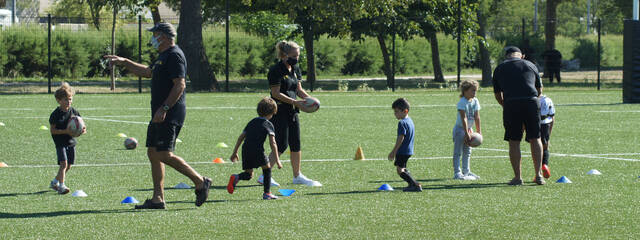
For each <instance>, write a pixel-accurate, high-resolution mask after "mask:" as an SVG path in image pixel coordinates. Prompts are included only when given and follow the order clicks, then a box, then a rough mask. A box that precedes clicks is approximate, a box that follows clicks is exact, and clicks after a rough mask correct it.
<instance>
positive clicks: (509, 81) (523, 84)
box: [493, 58, 542, 101]
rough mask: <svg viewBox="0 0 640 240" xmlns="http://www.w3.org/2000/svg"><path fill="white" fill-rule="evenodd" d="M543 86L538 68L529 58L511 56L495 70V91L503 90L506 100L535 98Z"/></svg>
mask: <svg viewBox="0 0 640 240" xmlns="http://www.w3.org/2000/svg"><path fill="white" fill-rule="evenodd" d="M541 87H542V82H540V74H539V73H538V68H537V67H536V66H535V65H533V63H531V62H529V61H527V60H523V59H520V58H509V59H507V60H505V61H504V62H502V63H500V65H498V67H496V69H495V70H494V71H493V92H495V93H498V92H503V95H504V101H510V100H519V99H530V98H535V97H536V96H538V91H537V90H536V88H541Z"/></svg>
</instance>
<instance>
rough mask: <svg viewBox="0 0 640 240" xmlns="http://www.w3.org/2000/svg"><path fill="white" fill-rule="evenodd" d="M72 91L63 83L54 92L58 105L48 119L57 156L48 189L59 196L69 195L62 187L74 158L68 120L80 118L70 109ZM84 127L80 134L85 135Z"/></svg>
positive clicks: (73, 141)
mask: <svg viewBox="0 0 640 240" xmlns="http://www.w3.org/2000/svg"><path fill="white" fill-rule="evenodd" d="M73 94H74V93H73V89H71V86H69V84H68V83H65V82H63V83H62V86H60V88H59V89H58V90H56V92H55V94H54V96H55V97H56V101H57V102H58V104H60V106H59V107H57V108H56V109H55V110H54V111H53V112H52V113H51V116H50V117H49V124H50V125H51V127H50V131H51V137H52V138H53V142H54V143H55V144H56V154H57V155H58V165H60V168H59V169H58V174H57V175H56V177H55V178H54V179H53V180H52V181H51V184H50V187H51V189H53V190H56V191H58V193H59V194H67V193H69V188H68V187H67V186H65V185H64V178H65V174H66V173H67V172H68V171H69V169H71V165H72V164H73V163H74V162H75V158H76V149H75V146H76V139H75V138H73V137H72V133H71V130H70V129H68V127H67V125H68V124H69V119H71V117H72V116H80V113H78V111H76V110H75V109H73V108H72V107H71V103H72V102H73ZM86 132H87V130H86V127H83V128H82V133H86Z"/></svg>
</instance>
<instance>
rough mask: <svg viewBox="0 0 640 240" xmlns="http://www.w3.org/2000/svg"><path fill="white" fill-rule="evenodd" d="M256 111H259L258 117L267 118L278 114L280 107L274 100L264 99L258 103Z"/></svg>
mask: <svg viewBox="0 0 640 240" xmlns="http://www.w3.org/2000/svg"><path fill="white" fill-rule="evenodd" d="M256 110H257V111H258V116H260V117H265V116H267V115H269V114H276V112H278V105H277V104H276V101H274V100H273V99H272V98H270V97H264V98H262V100H260V102H259V103H258V108H257V109H256Z"/></svg>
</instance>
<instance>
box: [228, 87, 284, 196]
mask: <svg viewBox="0 0 640 240" xmlns="http://www.w3.org/2000/svg"><path fill="white" fill-rule="evenodd" d="M257 111H258V115H259V117H257V118H254V119H252V120H251V121H250V122H249V123H248V124H247V126H246V127H245V128H244V130H243V131H242V134H240V136H239V137H238V141H237V142H236V146H235V148H233V154H231V157H230V158H229V159H230V160H231V162H236V161H238V148H239V147H240V144H241V143H242V142H243V141H244V144H242V169H243V170H244V172H242V173H240V174H233V175H231V177H230V178H229V184H227V191H228V192H229V193H230V194H233V191H234V190H235V187H236V184H238V181H240V180H249V179H251V177H253V169H254V168H258V167H262V174H263V176H264V182H267V183H268V182H271V166H270V165H269V158H267V156H266V155H265V154H264V147H263V144H264V140H265V138H267V136H269V145H270V146H271V151H273V152H276V151H277V150H278V146H277V144H276V138H275V132H274V129H273V124H272V123H271V122H269V119H271V117H273V115H274V114H276V112H277V111H278V105H276V102H275V101H274V100H273V99H271V98H268V97H265V98H263V99H262V100H261V101H260V102H259V103H258V109H257ZM276 164H277V165H278V168H282V164H281V163H280V158H279V157H278V155H276ZM263 187H264V194H263V195H262V199H264V200H271V199H278V197H276V196H275V195H273V194H271V190H270V188H271V184H263Z"/></svg>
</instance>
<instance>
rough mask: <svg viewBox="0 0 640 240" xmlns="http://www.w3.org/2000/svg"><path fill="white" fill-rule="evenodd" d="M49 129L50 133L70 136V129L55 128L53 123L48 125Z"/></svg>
mask: <svg viewBox="0 0 640 240" xmlns="http://www.w3.org/2000/svg"><path fill="white" fill-rule="evenodd" d="M49 131H51V135H64V134H66V135H69V136H71V134H72V133H71V129H69V128H67V129H56V125H55V124H51V125H50V126H49Z"/></svg>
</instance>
